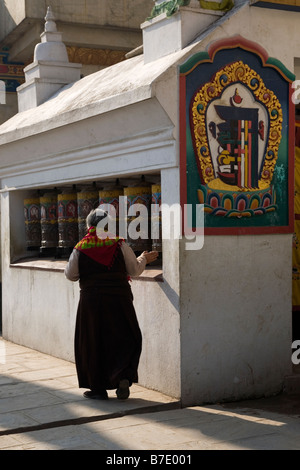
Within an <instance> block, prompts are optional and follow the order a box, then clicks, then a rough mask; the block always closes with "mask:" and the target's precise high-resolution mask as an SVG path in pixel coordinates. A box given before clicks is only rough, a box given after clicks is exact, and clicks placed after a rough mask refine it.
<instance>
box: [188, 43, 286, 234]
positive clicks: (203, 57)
mask: <svg viewBox="0 0 300 470" xmlns="http://www.w3.org/2000/svg"><path fill="white" fill-rule="evenodd" d="M294 80H295V77H294V75H293V74H292V73H291V72H290V71H288V70H287V69H286V67H285V66H284V65H283V64H282V63H281V62H280V61H279V60H277V59H274V58H271V57H268V54H267V53H266V51H265V50H264V49H263V48H262V47H261V46H260V45H258V44H256V43H254V42H252V41H248V40H246V39H244V38H243V37H241V36H234V37H233V38H229V39H224V40H219V41H216V42H214V43H213V44H212V45H211V46H210V47H209V49H208V51H207V52H200V53H197V54H195V55H193V56H192V57H191V58H190V59H189V60H188V61H187V62H185V63H184V64H183V65H182V66H181V67H180V104H179V106H180V169H181V204H182V206H184V204H192V205H193V206H194V205H196V204H199V203H202V204H204V210H205V222H204V223H205V234H247V233H256V234H259V233H292V232H293V197H294V150H295V137H294V122H295V109H294V105H293V103H292V93H293V88H292V83H293V81H294ZM243 100H244V101H243ZM243 103H244V104H243ZM226 178H227V179H226ZM189 226H190V228H191V229H195V228H196V227H195V226H196V223H195V220H194V219H193V221H190V222H189Z"/></svg>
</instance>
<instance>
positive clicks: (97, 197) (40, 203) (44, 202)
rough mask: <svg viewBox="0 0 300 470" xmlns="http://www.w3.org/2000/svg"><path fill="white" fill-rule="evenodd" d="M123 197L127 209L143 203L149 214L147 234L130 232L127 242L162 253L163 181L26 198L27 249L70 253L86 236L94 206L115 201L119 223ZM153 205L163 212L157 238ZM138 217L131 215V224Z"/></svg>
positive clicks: (48, 253) (62, 254) (56, 253)
mask: <svg viewBox="0 0 300 470" xmlns="http://www.w3.org/2000/svg"><path fill="white" fill-rule="evenodd" d="M120 196H127V211H128V210H129V208H130V206H132V205H133V204H143V205H144V206H145V207H146V209H147V214H148V220H147V224H148V231H147V233H145V234H144V233H140V236H139V237H138V238H136V237H134V239H133V238H131V237H130V235H127V239H126V241H127V243H128V244H129V245H130V246H131V247H132V249H133V250H134V251H135V252H142V251H144V250H151V249H153V250H157V251H159V252H161V251H162V246H161V218H160V212H159V206H160V204H161V187H160V185H159V184H148V183H141V184H139V185H136V186H131V187H125V188H123V187H119V186H115V187H111V188H108V189H105V190H100V191H99V190H98V189H96V188H94V187H91V188H88V189H81V190H80V191H77V190H72V189H67V190H62V191H49V192H46V193H45V194H43V195H42V196H38V195H36V196H35V197H31V198H27V199H24V216H25V231H26V247H27V249H28V250H39V252H40V253H41V254H44V255H45V256H47V255H49V256H53V255H55V256H58V257H59V256H64V255H69V254H70V253H71V251H72V249H73V247H74V246H75V245H76V243H77V242H78V241H79V240H81V239H82V238H83V237H84V236H85V235H86V233H87V229H86V217H87V215H88V214H89V213H90V211H91V210H92V209H95V208H97V207H98V206H99V205H101V204H112V205H113V206H114V208H115V214H116V222H118V218H119V197H120ZM153 204H154V205H155V206H156V207H157V208H158V210H157V212H156V213H157V214H159V215H157V217H158V222H157V223H158V227H159V229H158V230H156V233H155V238H151V205H153ZM136 217H137V216H130V217H128V224H129V223H130V222H132V220H133V219H134V218H136ZM140 220H141V219H140ZM143 226H144V227H145V224H139V227H143ZM128 232H129V231H128Z"/></svg>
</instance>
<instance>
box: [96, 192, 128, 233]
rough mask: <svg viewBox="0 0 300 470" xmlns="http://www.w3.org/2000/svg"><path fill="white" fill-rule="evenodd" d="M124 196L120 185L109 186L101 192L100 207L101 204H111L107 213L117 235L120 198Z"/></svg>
mask: <svg viewBox="0 0 300 470" xmlns="http://www.w3.org/2000/svg"><path fill="white" fill-rule="evenodd" d="M120 196H123V188H122V187H120V186H119V185H116V186H109V187H107V188H106V189H102V190H101V191H99V206H100V205H101V204H109V205H110V206H112V207H110V208H109V209H110V210H108V211H107V212H108V215H109V216H110V217H111V218H112V220H113V224H114V228H115V230H114V232H115V235H118V234H119V197H120Z"/></svg>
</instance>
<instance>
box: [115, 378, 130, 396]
mask: <svg viewBox="0 0 300 470" xmlns="http://www.w3.org/2000/svg"><path fill="white" fill-rule="evenodd" d="M116 394H117V398H118V399H119V400H127V398H128V397H129V395H130V391H129V380H127V379H123V380H120V383H119V388H117V390H116Z"/></svg>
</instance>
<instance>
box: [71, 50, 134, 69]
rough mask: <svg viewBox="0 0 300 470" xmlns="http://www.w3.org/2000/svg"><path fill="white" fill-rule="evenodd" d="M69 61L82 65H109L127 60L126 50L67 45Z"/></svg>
mask: <svg viewBox="0 0 300 470" xmlns="http://www.w3.org/2000/svg"><path fill="white" fill-rule="evenodd" d="M67 52H68V56H69V61H70V62H74V63H78V64H82V65H101V66H105V67H108V66H110V65H114V64H117V63H118V62H121V61H123V60H125V54H126V51H120V50H113V49H91V48H88V47H75V46H67Z"/></svg>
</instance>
